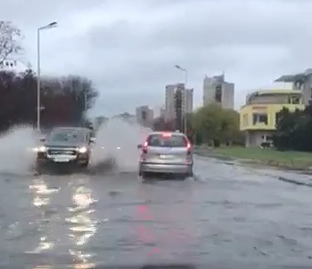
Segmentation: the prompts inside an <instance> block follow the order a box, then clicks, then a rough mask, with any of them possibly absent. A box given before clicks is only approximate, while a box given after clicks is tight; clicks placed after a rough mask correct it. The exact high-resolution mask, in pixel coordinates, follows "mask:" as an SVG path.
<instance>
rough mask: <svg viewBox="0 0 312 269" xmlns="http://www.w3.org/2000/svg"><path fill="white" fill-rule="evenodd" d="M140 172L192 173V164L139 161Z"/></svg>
mask: <svg viewBox="0 0 312 269" xmlns="http://www.w3.org/2000/svg"><path fill="white" fill-rule="evenodd" d="M140 172H148V173H164V174H188V175H192V174H193V164H158V163H140Z"/></svg>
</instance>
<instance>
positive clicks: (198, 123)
mask: <svg viewBox="0 0 312 269" xmlns="http://www.w3.org/2000/svg"><path fill="white" fill-rule="evenodd" d="M190 122H191V127H192V130H193V132H194V136H195V140H196V141H198V140H200V141H202V142H203V143H206V144H210V143H211V142H212V141H213V143H214V144H215V145H217V144H220V143H232V142H234V140H235V138H238V137H241V135H240V132H239V115H238V113H237V112H236V111H234V110H226V109H222V108H221V107H220V106H219V105H216V104H213V105H209V106H204V107H201V108H199V109H198V110H197V111H196V112H195V113H194V114H193V115H192V116H191V120H190Z"/></svg>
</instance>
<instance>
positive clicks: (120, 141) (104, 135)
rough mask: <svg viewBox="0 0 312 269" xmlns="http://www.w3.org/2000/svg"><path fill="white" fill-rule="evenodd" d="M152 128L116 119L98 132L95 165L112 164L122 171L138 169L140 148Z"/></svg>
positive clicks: (93, 157) (94, 156)
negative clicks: (138, 146) (139, 145)
mask: <svg viewBox="0 0 312 269" xmlns="http://www.w3.org/2000/svg"><path fill="white" fill-rule="evenodd" d="M150 131H151V130H150V129H148V128H145V127H142V126H141V125H139V124H136V123H129V122H127V121H125V120H122V119H114V120H111V121H109V122H108V123H107V124H105V125H103V126H102V127H101V128H100V130H99V131H98V132H97V136H96V145H95V147H94V151H93V156H92V159H93V160H92V163H93V164H94V165H95V166H99V165H108V164H110V165H112V166H114V167H115V168H117V170H118V171H120V172H134V171H136V170H137V169H138V158H139V150H138V148H137V145H138V144H142V142H143V141H144V139H145V138H146V136H147V134H148V133H149V132H150Z"/></svg>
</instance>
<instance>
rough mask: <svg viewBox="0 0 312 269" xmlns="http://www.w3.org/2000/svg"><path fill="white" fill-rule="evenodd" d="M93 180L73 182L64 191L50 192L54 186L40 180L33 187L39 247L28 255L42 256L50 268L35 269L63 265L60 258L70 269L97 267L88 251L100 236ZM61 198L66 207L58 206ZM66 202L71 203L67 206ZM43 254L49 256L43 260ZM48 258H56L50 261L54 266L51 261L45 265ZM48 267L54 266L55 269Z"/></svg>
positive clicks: (55, 189)
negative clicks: (91, 182)
mask: <svg viewBox="0 0 312 269" xmlns="http://www.w3.org/2000/svg"><path fill="white" fill-rule="evenodd" d="M57 180H58V179H57ZM59 180H63V178H60V179H59ZM89 180H90V179H80V180H77V179H75V178H72V181H70V182H68V183H69V184H66V185H63V186H64V188H62V190H61V189H60V188H50V187H49V186H48V185H49V184H51V182H48V181H47V182H46V181H45V179H44V178H39V179H35V180H34V181H33V183H32V185H31V186H30V187H29V188H30V190H31V193H32V196H33V197H32V204H33V207H34V209H35V217H34V223H35V224H36V226H37V229H36V230H37V235H38V241H37V242H38V243H37V246H36V247H35V248H34V249H33V250H31V251H27V253H28V254H36V255H37V254H40V256H38V257H39V260H40V261H41V262H40V263H43V264H46V265H40V266H37V267H35V268H38V269H39V268H42V269H43V268H44V269H48V268H53V266H52V265H56V264H59V262H60V261H58V258H57V257H65V260H66V261H65V263H66V267H67V266H68V265H69V264H68V263H70V265H71V266H72V267H73V268H80V269H84V268H93V267H94V266H95V264H94V263H92V261H91V260H92V257H93V254H92V253H89V252H88V251H87V245H88V243H89V241H90V239H91V238H92V237H93V236H94V234H95V233H96V231H97V224H98V221H97V220H96V219H95V218H94V217H93V215H94V212H95V208H94V207H93V206H94V205H95V204H96V202H97V201H96V199H95V198H94V197H93V193H92V190H91V189H90V188H88V183H89ZM79 181H80V182H79ZM59 196H60V197H62V196H63V197H62V199H61V201H62V204H59V203H58V201H59V199H60V197H59ZM64 196H65V197H64ZM63 198H65V199H63ZM66 198H67V199H66ZM66 200H67V201H68V202H66V204H64V201H66ZM43 253H44V255H45V256H41V255H42V254H43ZM46 255H48V256H46ZM44 257H52V259H48V260H50V261H51V262H47V261H48V260H46V262H44V261H45V258H44ZM66 257H67V258H66ZM47 264H51V266H52V267H49V266H48V265H47ZM64 266H65V265H64Z"/></svg>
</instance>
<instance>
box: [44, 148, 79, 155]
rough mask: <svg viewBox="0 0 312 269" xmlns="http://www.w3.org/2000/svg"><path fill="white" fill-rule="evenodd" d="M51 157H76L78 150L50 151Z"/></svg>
mask: <svg viewBox="0 0 312 269" xmlns="http://www.w3.org/2000/svg"><path fill="white" fill-rule="evenodd" d="M48 154H49V155H76V154H77V151H76V150H69V149H48Z"/></svg>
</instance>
